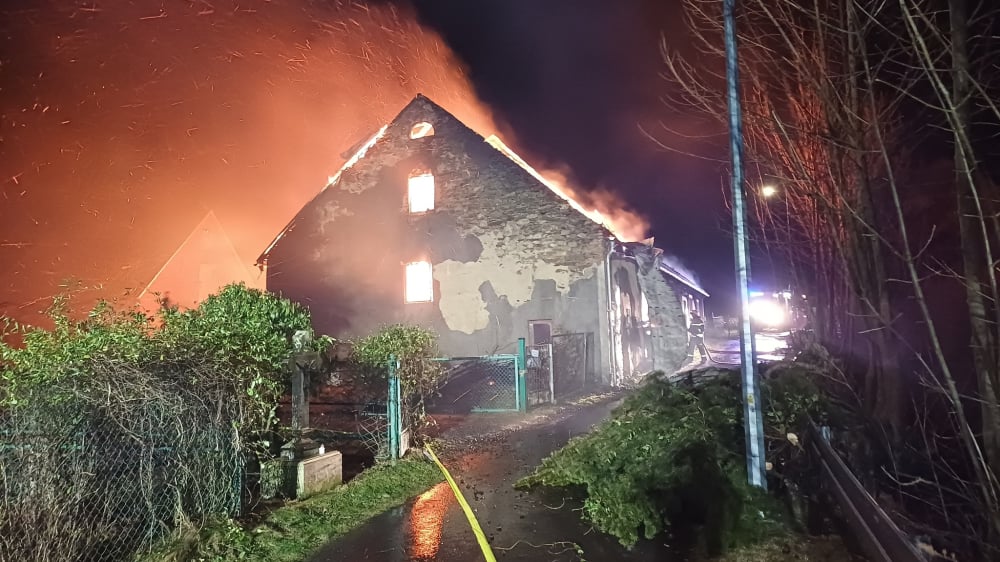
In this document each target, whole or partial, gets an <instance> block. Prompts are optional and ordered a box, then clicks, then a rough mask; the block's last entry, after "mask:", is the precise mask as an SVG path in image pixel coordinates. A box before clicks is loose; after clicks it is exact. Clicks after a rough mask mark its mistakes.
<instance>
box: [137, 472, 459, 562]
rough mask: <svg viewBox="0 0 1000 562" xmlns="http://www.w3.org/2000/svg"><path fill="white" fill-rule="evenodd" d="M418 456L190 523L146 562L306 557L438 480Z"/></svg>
mask: <svg viewBox="0 0 1000 562" xmlns="http://www.w3.org/2000/svg"><path fill="white" fill-rule="evenodd" d="M441 480H442V476H441V473H440V472H439V471H438V470H437V468H436V467H435V466H434V465H433V464H431V463H429V462H426V461H424V460H422V459H412V460H404V461H401V462H398V463H395V464H391V465H390V464H386V465H379V466H376V467H375V468H372V469H369V470H367V471H365V472H364V473H363V474H362V475H361V476H359V477H357V478H355V479H354V480H352V481H351V482H350V483H348V484H347V485H345V486H342V487H339V488H336V489H334V490H331V491H329V492H325V493H321V494H318V495H316V496H313V497H311V498H309V499H306V500H304V501H301V502H296V503H292V504H289V505H286V506H283V507H279V508H277V509H275V510H274V511H272V512H270V513H268V514H267V515H266V516H265V517H264V519H263V520H261V521H259V522H256V523H255V524H253V525H251V526H244V525H241V524H240V523H238V522H236V521H232V520H225V521H221V522H217V523H216V524H213V525H209V526H206V527H205V528H204V529H200V530H199V529H191V530H189V531H188V532H187V533H183V534H182V535H181V536H180V537H179V538H178V539H177V540H176V541H174V542H172V543H171V544H169V545H166V546H165V547H163V548H161V549H158V550H157V551H155V552H153V553H152V554H150V555H148V556H144V557H143V558H142V559H143V560H144V561H145V562H185V561H187V560H200V561H204V562H229V561H236V560H240V561H247V562H252V561H260V562H265V561H266V562H271V561H276V562H279V561H288V562H293V561H294V562H298V561H299V560H304V559H305V558H306V557H307V556H308V555H309V554H311V553H312V552H314V551H316V550H317V549H318V548H319V547H321V546H322V545H323V544H325V543H326V542H328V541H329V540H331V539H334V538H336V537H339V536H342V535H344V534H346V533H347V532H348V531H350V530H352V529H354V528H356V527H358V526H360V525H361V524H362V523H364V522H365V521H367V520H368V519H370V518H371V517H373V516H375V515H378V514H379V513H382V512H383V511H385V510H387V509H389V508H390V507H393V506H396V505H400V504H402V503H403V502H404V501H406V500H407V499H409V498H411V497H413V496H415V495H417V494H419V493H421V492H423V491H424V490H426V489H428V488H430V487H431V486H433V485H435V484H437V483H438V482H441Z"/></svg>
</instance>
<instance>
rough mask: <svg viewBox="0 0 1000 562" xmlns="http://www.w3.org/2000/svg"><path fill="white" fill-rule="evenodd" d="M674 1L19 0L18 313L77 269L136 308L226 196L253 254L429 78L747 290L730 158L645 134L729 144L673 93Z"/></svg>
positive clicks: (11, 85)
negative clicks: (666, 52)
mask: <svg viewBox="0 0 1000 562" xmlns="http://www.w3.org/2000/svg"><path fill="white" fill-rule="evenodd" d="M676 4H677V3H675V2H670V1H666V2H664V1H663V0H634V1H615V2H607V1H602V0H572V1H571V0H552V1H546V2H499V1H496V2H486V1H476V2H468V1H465V2H462V1H457V0H433V1H432V0H428V1H420V2H418V5H417V6H416V8H417V11H416V13H414V11H413V8H412V7H411V6H409V5H405V4H401V3H387V2H371V3H370V4H369V5H368V6H365V5H361V4H359V3H349V2H333V1H332V0H331V1H319V0H313V1H310V0H270V1H268V0H253V1H250V0H245V1H241V2H238V3H237V2H232V1H225V2H220V1H212V2H208V1H191V2H186V1H185V2H180V1H178V2H171V3H164V4H162V5H161V4H157V3H148V2H135V1H129V0H105V1H76V2H67V1H62V0H49V1H43V0H34V1H28V0H8V1H6V2H4V3H3V6H2V8H0V190H2V191H0V313H5V314H8V315H12V316H15V317H18V318H23V319H27V320H31V319H32V316H33V315H35V314H36V313H37V312H38V311H39V310H40V309H42V308H44V307H45V306H46V305H47V303H48V302H49V300H48V299H49V298H50V297H51V296H52V295H54V294H56V293H58V292H60V291H62V290H63V289H62V286H63V285H65V284H66V283H67V282H70V283H71V286H74V287H79V288H80V291H79V295H80V297H79V301H80V302H86V301H87V300H88V299H89V300H90V302H92V301H93V299H94V298H97V297H105V298H116V297H117V298H120V299H123V300H124V301H128V299H130V298H134V295H135V294H136V293H137V292H138V291H139V290H141V289H142V287H143V286H145V284H146V283H147V282H148V281H149V280H150V279H151V277H152V276H153V275H154V274H155V272H156V271H157V270H158V269H159V267H160V266H161V265H162V264H163V263H164V262H165V261H166V260H167V258H168V257H169V256H170V255H171V253H172V252H173V251H174V250H175V249H176V248H177V246H178V245H179V244H180V243H181V242H182V241H183V239H184V238H185V236H186V235H187V234H188V233H189V232H190V231H191V229H193V228H194V227H195V226H196V225H197V224H198V222H199V221H200V220H201V218H202V217H204V215H205V214H206V213H207V212H208V211H210V210H211V211H214V212H215V213H216V215H217V216H218V217H219V219H220V220H221V221H222V223H223V225H224V227H225V228H226V229H227V230H228V231H229V233H230V235H231V236H232V238H233V240H234V243H235V245H236V247H237V249H238V251H239V252H240V254H241V256H242V257H243V258H244V259H245V260H246V261H247V263H248V264H249V263H252V262H253V260H254V258H256V256H257V255H258V253H259V252H260V251H261V250H262V249H263V248H264V246H266V244H267V242H268V241H269V240H270V239H271V238H272V237H273V236H274V234H275V233H276V232H277V231H278V230H280V228H281V227H282V226H283V225H284V224H285V223H286V222H287V221H288V219H289V218H290V217H291V216H292V215H294V213H295V212H296V211H297V210H298V209H299V208H300V207H301V205H302V204H303V203H304V202H305V201H307V200H308V199H310V198H311V197H312V196H313V195H314V194H315V193H316V192H317V191H318V190H319V189H320V188H321V187H322V186H323V185H324V183H325V182H326V178H327V177H328V176H329V175H331V174H333V173H334V172H335V171H336V170H337V169H338V168H339V167H340V165H341V164H342V163H343V161H344V156H343V153H344V151H346V150H348V149H349V148H350V147H351V146H352V145H354V144H356V143H357V142H358V141H360V140H362V139H364V138H366V137H368V136H370V135H371V134H372V133H373V132H374V131H375V130H376V129H377V128H378V127H379V126H380V125H381V124H382V123H384V122H386V121H387V120H389V119H391V118H392V116H393V115H395V113H396V112H398V111H399V109H401V108H402V107H403V106H404V105H405V104H406V103H407V101H409V99H411V98H412V96H413V95H414V94H416V93H418V92H422V93H424V94H426V95H428V96H430V97H431V98H432V99H434V100H435V101H438V102H439V103H441V104H442V105H443V106H445V107H446V108H447V109H449V110H450V111H452V112H453V113H454V114H455V115H456V116H457V117H459V118H460V119H462V120H464V121H466V122H467V123H468V124H469V125H470V126H472V127H473V128H474V129H477V130H479V131H480V132H484V133H486V134H488V133H490V132H493V131H494V130H499V131H500V133H501V136H503V137H504V138H505V139H506V140H508V141H509V144H512V145H513V146H515V147H516V148H517V149H518V150H519V151H520V152H521V153H522V156H524V157H526V159H528V160H529V162H531V163H532V164H534V165H536V167H540V168H546V169H553V170H558V171H561V172H562V173H565V174H568V175H569V176H570V177H571V178H572V182H571V185H572V187H573V188H574V189H576V190H578V191H581V192H587V193H591V194H593V201H594V202H595V204H597V205H598V206H604V207H605V208H607V207H623V208H625V209H626V210H631V211H634V212H637V213H639V214H641V215H642V216H644V217H645V218H646V219H647V221H648V224H649V226H650V234H652V235H654V236H656V238H657V243H658V245H660V246H661V247H664V248H665V249H666V250H667V251H668V253H670V254H673V255H675V256H677V257H678V258H679V259H680V260H681V262H682V263H683V264H685V265H687V266H688V267H690V268H691V269H693V270H694V271H695V272H696V273H697V274H698V275H699V276H700V277H701V280H702V282H703V284H704V285H705V287H706V288H707V289H708V290H709V291H710V292H712V293H714V295H715V298H714V299H713V301H714V302H716V303H717V304H721V305H725V304H728V302H729V301H730V299H729V298H728V295H727V293H731V292H732V288H733V286H734V282H733V281H732V267H731V263H732V249H731V240H730V239H729V237H728V236H727V235H726V234H725V233H724V231H723V229H724V228H725V225H726V223H728V221H729V219H728V215H727V213H726V209H725V205H724V199H723V190H724V185H723V182H724V181H725V176H724V173H723V171H724V166H723V164H722V163H720V162H718V161H715V162H713V161H710V160H701V159H698V158H694V157H691V156H684V155H681V154H678V153H676V152H671V151H666V150H664V149H662V148H660V147H658V146H657V145H656V144H655V143H654V142H653V141H651V140H649V139H648V138H647V137H646V136H645V135H644V133H643V132H642V131H643V130H645V131H648V132H651V133H653V134H654V135H656V136H657V137H658V138H659V139H660V140H661V141H662V142H664V143H666V144H668V145H669V146H671V147H672V148H674V149H677V150H680V151H687V150H696V151H698V152H699V153H700V154H702V155H704V156H708V157H711V158H716V159H724V158H725V157H726V153H725V150H723V149H720V148H719V147H721V146H723V144H722V137H721V134H722V133H723V131H721V130H719V128H718V125H710V124H709V123H711V122H710V121H708V120H705V119H699V118H698V116H693V115H690V114H688V113H687V112H686V111H685V109H684V108H680V107H669V106H668V105H665V104H664V103H663V102H662V99H661V98H662V97H663V96H665V95H668V94H669V93H670V86H669V84H667V83H666V82H665V81H664V80H663V79H662V78H661V77H660V72H661V71H662V66H661V61H660V53H659V45H658V43H659V40H660V37H661V34H664V36H665V37H666V38H667V40H668V42H670V43H671V44H672V45H675V46H677V47H678V48H683V46H684V43H685V36H684V32H683V29H682V24H681V20H680V13H679V6H677V5H676ZM477 97H478V100H479V101H477V99H476V98H477ZM663 124H666V125H667V126H668V127H669V128H671V129H675V130H680V131H682V132H683V133H684V135H692V136H695V137H698V138H699V139H708V143H706V142H705V141H704V140H699V141H698V142H697V143H695V142H694V141H690V140H688V137H686V136H682V135H678V134H675V133H667V132H666V130H665V129H664V128H663V127H662V125H663ZM359 235H362V234H361V233H359ZM87 304H90V303H87Z"/></svg>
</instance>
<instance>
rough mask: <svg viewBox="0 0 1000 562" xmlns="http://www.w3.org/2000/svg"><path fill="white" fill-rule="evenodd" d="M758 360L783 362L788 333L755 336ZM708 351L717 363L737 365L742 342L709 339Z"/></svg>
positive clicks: (764, 333)
mask: <svg viewBox="0 0 1000 562" xmlns="http://www.w3.org/2000/svg"><path fill="white" fill-rule="evenodd" d="M754 343H755V344H756V348H757V359H758V360H760V361H781V360H782V359H784V358H785V351H787V349H788V332H758V333H756V334H754ZM706 344H707V345H708V351H709V353H711V354H712V358H713V359H714V360H715V362H716V363H720V364H736V365H738V364H739V362H740V340H738V339H724V340H712V339H709V340H708V341H707V342H706Z"/></svg>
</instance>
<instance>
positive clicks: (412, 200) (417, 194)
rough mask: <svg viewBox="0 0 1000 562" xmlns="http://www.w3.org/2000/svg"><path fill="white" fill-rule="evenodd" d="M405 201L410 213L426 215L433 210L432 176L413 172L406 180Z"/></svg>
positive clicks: (428, 173)
mask: <svg viewBox="0 0 1000 562" xmlns="http://www.w3.org/2000/svg"><path fill="white" fill-rule="evenodd" d="M406 199H407V200H408V201H409V204H410V212H411V213H426V212H427V211H433V210H434V174H432V173H430V172H423V171H421V172H413V173H412V174H410V177H409V179H408V180H407V191H406Z"/></svg>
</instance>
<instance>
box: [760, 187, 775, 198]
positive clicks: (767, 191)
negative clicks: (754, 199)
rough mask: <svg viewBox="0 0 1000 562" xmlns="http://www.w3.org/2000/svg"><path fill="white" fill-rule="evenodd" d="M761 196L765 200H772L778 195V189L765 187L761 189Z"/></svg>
mask: <svg viewBox="0 0 1000 562" xmlns="http://www.w3.org/2000/svg"><path fill="white" fill-rule="evenodd" d="M760 194H761V196H763V197H764V199H770V198H771V197H774V196H775V195H777V194H778V188H777V187H774V186H773V185H765V186H764V187H761V188H760Z"/></svg>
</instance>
